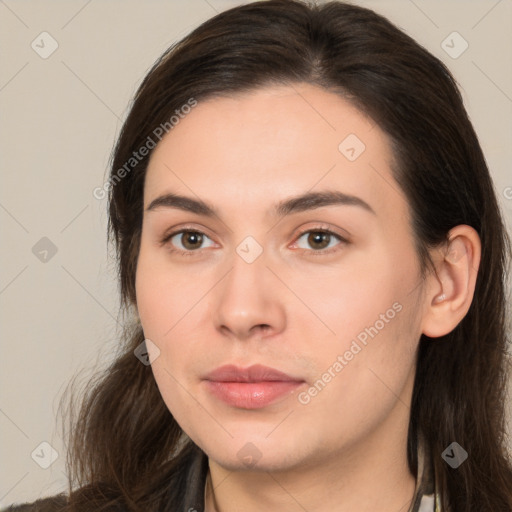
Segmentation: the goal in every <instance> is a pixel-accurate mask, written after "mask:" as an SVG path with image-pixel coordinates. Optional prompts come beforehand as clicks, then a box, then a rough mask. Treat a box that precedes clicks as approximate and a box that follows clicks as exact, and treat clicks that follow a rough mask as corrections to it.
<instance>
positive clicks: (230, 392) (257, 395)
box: [204, 365, 304, 409]
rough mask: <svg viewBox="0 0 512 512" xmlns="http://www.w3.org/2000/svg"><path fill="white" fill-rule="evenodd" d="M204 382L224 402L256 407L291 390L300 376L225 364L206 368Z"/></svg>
mask: <svg viewBox="0 0 512 512" xmlns="http://www.w3.org/2000/svg"><path fill="white" fill-rule="evenodd" d="M204 383H205V385H206V387H207V389H208V391H209V392H210V393H212V394H213V395H214V396H215V397H216V398H218V399H220V400H222V401H223V402H225V403H227V404H228V405H231V406H233V407H238V408H241V409H260V408H263V407H266V406H267V405H270V404H271V403H273V402H275V401H277V400H278V399H279V398H281V397H283V396H284V395H287V394H291V393H292V392H293V391H295V390H296V389H297V388H298V387H299V386H301V385H302V384H303V383H304V380H303V379H300V378H296V377H292V376H290V375H288V374H286V373H284V372H281V371H279V370H276V369H274V368H270V367H268V366H262V365H253V366H249V367H248V368H240V367H237V366H234V365H226V366H221V367H220V368H217V369H216V370H214V371H212V372H210V373H209V374H208V375H207V376H206V377H205V379H204Z"/></svg>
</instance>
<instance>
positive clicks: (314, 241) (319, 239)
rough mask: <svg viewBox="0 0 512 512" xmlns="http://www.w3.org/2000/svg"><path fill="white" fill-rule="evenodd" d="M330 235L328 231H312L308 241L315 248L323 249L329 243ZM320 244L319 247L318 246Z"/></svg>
mask: <svg viewBox="0 0 512 512" xmlns="http://www.w3.org/2000/svg"><path fill="white" fill-rule="evenodd" d="M329 239H330V235H329V233H321V232H319V231H314V232H312V233H311V234H310V235H309V237H308V242H309V243H310V244H311V245H312V246H315V245H316V246H317V247H316V248H317V249H323V248H325V247H327V246H328V245H329ZM318 245H321V247H318Z"/></svg>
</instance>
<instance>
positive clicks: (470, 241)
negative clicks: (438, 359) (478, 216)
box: [422, 225, 481, 338]
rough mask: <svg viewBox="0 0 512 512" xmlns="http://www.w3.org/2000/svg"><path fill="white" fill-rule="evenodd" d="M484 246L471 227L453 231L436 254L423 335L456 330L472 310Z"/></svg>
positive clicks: (440, 333)
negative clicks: (482, 247) (482, 246)
mask: <svg viewBox="0 0 512 512" xmlns="http://www.w3.org/2000/svg"><path fill="white" fill-rule="evenodd" d="M480 255H481V243H480V237H479V236H478V233H477V232H476V231H475V229H473V228H472V227H470V226H466V225H460V226H456V227H454V228H453V229H451V230H450V232H449V233H448V241H447V242H446V243H444V244H443V245H442V247H440V248H436V249H435V250H434V251H433V252H432V253H431V256H432V260H433V262H434V266H435V272H433V273H431V274H430V275H429V276H428V277H427V281H428V282H427V286H426V295H425V303H424V315H423V319H422V332H423V334H425V335H426V336H429V337H431V338H437V337H439V336H444V335H445V334H448V333H449V332H451V331H453V329H455V327H456V326H457V325H458V324H459V323H460V321H461V320H462V319H463V318H464V317H465V316H466V313H467V312H468V310H469V307H470V305H471V302H472V300H473V295H474V293H475V284H476V278H477V274H478V267H479V265H480Z"/></svg>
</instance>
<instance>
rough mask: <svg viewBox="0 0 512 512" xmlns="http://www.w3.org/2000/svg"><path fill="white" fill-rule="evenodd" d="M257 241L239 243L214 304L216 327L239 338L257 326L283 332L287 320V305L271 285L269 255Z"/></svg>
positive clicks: (245, 336)
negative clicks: (268, 265) (285, 305)
mask: <svg viewBox="0 0 512 512" xmlns="http://www.w3.org/2000/svg"><path fill="white" fill-rule="evenodd" d="M256 243H257V242H255V240H254V239H253V240H250V239H244V240H243V241H242V242H241V243H240V244H239V245H238V246H237V248H236V253H235V254H233V256H232V258H231V265H230V266H231V270H230V271H229V273H228V274H227V276H226V278H225V279H224V280H223V284H222V286H221V287H220V289H219V294H218V296H217V300H216V301H215V305H214V309H215V311H214V321H215V323H216V327H217V328H218V329H221V330H223V331H229V332H231V333H232V334H234V335H235V336H236V337H238V338H247V337H248V336H250V335H251V333H252V332H253V331H254V329H253V328H254V327H256V326H258V327H261V326H266V328H265V331H266V332H270V331H272V332H276V331H280V330H281V329H282V328H283V327H284V322H285V312H284V305H283V304H282V303H281V301H280V298H279V296H278V295H277V294H276V293H275V289H273V288H274V287H272V286H271V282H270V280H271V277H272V273H271V272H270V271H269V270H268V268H267V262H268V258H267V254H266V253H265V251H264V250H263V247H261V246H260V245H259V244H258V246H259V247H258V246H256ZM256 330H257V329H256Z"/></svg>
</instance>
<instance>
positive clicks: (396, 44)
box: [67, 0, 512, 512]
mask: <svg viewBox="0 0 512 512" xmlns="http://www.w3.org/2000/svg"><path fill="white" fill-rule="evenodd" d="M297 82H307V83H310V84H315V85H318V86H320V87H323V88H325V89H328V90H331V91H334V92H336V93H338V94H340V95H341V96H342V97H344V98H345V99H348V100H349V101H351V102H352V103H353V104H354V105H355V106H356V107H357V108H359V109H360V110H361V111H362V112H364V113H365V114H367V115H369V116H370V117H371V118H372V119H373V120H374V121H375V122H376V123H377V124H378V125H379V126H380V127H381V129H382V130H383V131H384V132H385V133H386V134H387V135H388V136H389V139H390V141H391V143H392V148H393V152H394V158H395V162H396V165H395V167H394V169H393V172H394V177H395V179H396V181H397V183H398V184H399V186H400V187H401V188H402V190H403V191H404V193H405V194H406V196H407V198H408V201H409V204H410V208H411V212H412V218H413V227H414V232H415V237H416V245H417V251H418V258H419V261H420V262H421V264H422V269H423V271H424V273H426V272H428V271H429V270H430V271H431V270H432V269H431V262H430V261H429V258H428V250H429V249H430V248H432V247H434V246H436V245H437V244H440V243H441V242H443V241H445V240H446V236H447V233H448V231H449V230H450V229H451V228H453V227H454V226H457V225H459V224H468V225H470V226H472V227H473V228H474V229H475V230H476V231H477V232H478V234H479V235H480V238H481V242H482V259H481V266H480V270H479V274H478V279H477V283H476V290H475V295H474V299H473V302H472V304H471V307H470V310H469V312H468V313H467V315H466V316H465V318H464V319H463V320H462V321H461V322H460V324H459V325H458V326H457V327H456V328H455V329H454V330H453V331H452V332H450V333H449V334H447V335H446V336H444V337H443V338H441V339H436V340H431V339H428V338H427V337H426V336H424V335H423V336H422V337H421V340H420V345H419V355H418V364H417V373H416V380H415V385H414V391H413V397H412V405H411V419H410V424H409V435H408V463H409V467H410V470H411V472H412V473H413V474H416V470H417V461H416V458H415V454H416V443H417V438H418V435H419V433H421V434H423V436H424V438H425V440H426V443H427V448H428V450H429V451H430V453H431V454H432V459H433V463H434V467H435V472H436V474H437V475H438V479H439V483H440V488H439V489H438V491H439V492H440V494H441V498H442V506H443V508H446V506H447V505H448V504H449V505H450V507H451V509H452V510H453V512H470V511H471V512H473V511H475V510H482V511H490V510H492V511H506V510H511V509H512V496H511V489H512V467H511V463H510V457H509V455H508V453H507V438H506V432H505V412H504V402H505V397H506V378H507V352H506V346H507V339H506V327H505V325H506V324H505V313H506V302H505V297H506V293H505V282H506V277H507V276H506V272H507V261H508V259H509V257H510V244H509V241H508V238H507V235H506V232H505V229H504V225H503V222H502V218H501V215H500V211H499V207H498V202H497V199H496V195H495V191H494V188H493V184H492V181H491V178H490V175H489V171H488V169H487V166H486V162H485V160H484V156H483V154H482V150H481V148H480V145H479V142H478V139H477V136H476V134H475V131H474V129H473V127H472V125H471V122H470V121H469V119H468V116H467V113H466V111H465V109H464V106H463V102H462V98H461V95H460V93H459V90H458V88H457V85H456V83H455V81H454V79H453V77H452V76H451V74H450V73H449V71H448V70H447V68H446V67H445V66H444V65H443V64H442V63H441V62H440V61H439V60H438V59H437V58H435V57H434V56H432V55H431V54H430V53H429V52H427V51H426V50H425V49H424V48H423V47H422V46H420V45H419V44H417V43H416V42H415V41H414V40H413V39H411V38H410V37H408V36H407V35H405V34H404V33H403V32H402V31H400V30H399V29H397V28H396V27H395V26H394V25H393V24H391V23H390V22H389V21H388V20H387V19H385V18H383V17H382V16H379V15H377V14H376V13H374V12H373V11H371V10H368V9H365V8H362V7H358V6H354V5H349V4H345V3H340V2H330V3H326V4H322V5H318V6H315V5H308V4H306V3H303V2H299V1H294V0H270V1H259V2H254V3H251V4H246V5H243V6H240V7H236V8H234V9H230V10H227V11H225V12H222V13H220V14H218V15H217V16H215V17H213V18H211V19H210V20H208V21H206V22H205V23H203V24H202V25H201V26H200V27H198V28H197V29H195V30H194V31H193V32H192V33H191V34H190V35H188V36H187V37H185V38H184V39H183V40H182V41H180V42H178V43H177V44H175V45H173V46H172V47H171V48H169V49H168V50H167V51H166V52H165V53H164V55H162V56H161V58H160V59H159V60H158V61H157V62H156V63H155V65H154V66H153V67H152V69H151V70H150V72H149V73H148V74H147V76H146V78H145V79H144V81H143V82H142V84H141V86H140V88H139V89H138V91H137V93H136V95H135V98H134V101H133V104H132V105H131V110H130V113H129V115H128V117H127V119H126V121H125V123H124V126H123V128H122V132H121V134H120V136H119V139H118V141H117V144H116V146H115V149H114V152H113V157H112V166H111V172H110V181H109V187H108V189H109V190H108V191H109V235H110V236H109V238H110V240H111V241H113V243H114V247H115V250H116V254H117V259H118V270H119V283H120V293H121V299H122V302H121V308H122V310H125V311H129V310H130V308H133V307H134V306H135V305H136V297H135V271H136V266H137V256H138V251H139V244H140V236H141V227H142V215H143V209H142V205H143V185H144V178H145V172H146V167H147V163H148V159H149V156H150V155H151V151H150V152H149V154H148V155H147V156H145V157H143V158H141V159H140V160H138V161H137V162H133V161H132V164H133V165H131V164H130V166H129V167H126V163H127V162H130V159H131V158H132V157H133V152H134V151H137V150H138V149H139V148H141V147H142V146H144V145H147V144H148V140H149V139H148V137H151V138H152V139H154V138H155V129H156V128H157V127H159V126H162V125H163V124H164V123H168V122H169V119H170V118H171V117H172V116H173V115H174V113H175V111H176V110H177V109H178V110H179V109H180V108H182V106H183V105H186V104H187V102H189V100H190V99H191V98H194V99H195V100H196V101H198V102H201V101H202V100H205V99H207V98H211V97H214V96H219V95H230V94H233V93H238V92H241V91H248V90H252V89H255V88H257V87H260V86H263V85H268V84H273V83H279V84H293V83H297ZM171 136H172V135H171ZM123 166H124V169H125V172H120V169H122V168H123ZM121 338H122V345H120V348H119V355H118V357H117V358H116V359H115V360H114V362H113V363H112V364H111V365H110V366H109V367H108V368H107V369H106V370H104V371H102V372H101V373H100V374H99V375H98V376H97V378H95V379H93V380H91V381H90V383H89V384H88V386H87V389H86V392H85V393H84V397H83V401H82V402H81V406H80V408H79V410H78V411H77V410H76V408H75V407H74V406H73V405H72V404H73V402H70V408H68V410H67V412H68V413H69V417H70V425H71V427H70V429H69V437H70V440H69V443H68V471H69V479H70V480H69V493H70V502H69V510H83V509H94V510H104V509H107V508H109V507H112V506H113V505H116V504H117V505H120V506H121V507H122V509H123V510H133V511H144V512H148V511H163V510H180V507H181V504H182V502H181V498H182V496H183V495H184V489H185V487H186V485H187V482H186V481H184V477H183V474H184V471H183V468H184V467H185V466H186V465H187V464H188V462H189V460H190V458H191V457H192V456H193V453H194V450H195V446H194V445H193V443H192V442H191V441H190V440H189V439H188V437H187V436H186V435H184V433H183V432H182V430H181V429H180V427H179V426H178V424H177V423H176V421H175V420H174V418H173V416H172V414H171V413H170V411H169V410H168V409H167V407H166V405H165V403H164V401H163V400H162V397H161V395H160V394H159V391H158V388H157V386H156V383H155V380H154V378H153V375H152V371H151V367H150V366H146V365H143V364H141V362H140V361H139V360H138V359H137V358H136V357H135V356H134V349H135V348H136V347H137V346H138V345H139V344H140V343H142V342H143V340H144V334H143V332H142V329H141V327H140V324H137V323H136V322H135V323H133V324H131V323H129V322H127V323H126V328H125V331H124V333H123V335H122V336H121ZM75 411H76V413H75ZM453 441H456V442H457V443H459V444H460V445H461V446H462V447H464V448H465V450H466V451H467V452H468V453H469V458H468V459H467V460H466V461H465V462H464V463H463V464H462V465H461V466H459V467H458V468H457V469H456V470H455V469H452V468H451V467H450V466H449V465H447V464H446V463H445V462H444V460H443V459H442V458H441V454H442V452H443V450H444V449H445V448H446V447H447V446H448V445H450V444H451V443H452V442H453ZM86 504H87V505H88V507H85V505H86ZM82 506H83V508H82Z"/></svg>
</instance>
